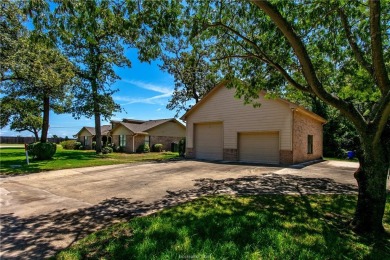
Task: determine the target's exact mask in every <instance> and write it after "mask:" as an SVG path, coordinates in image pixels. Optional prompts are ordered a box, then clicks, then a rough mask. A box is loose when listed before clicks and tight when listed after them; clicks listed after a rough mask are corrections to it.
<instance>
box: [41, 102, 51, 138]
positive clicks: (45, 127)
mask: <svg viewBox="0 0 390 260" xmlns="http://www.w3.org/2000/svg"><path fill="white" fill-rule="evenodd" d="M49 113H50V98H49V97H44V98H43V121H42V132H41V143H46V142H47V132H48V131H49Z"/></svg>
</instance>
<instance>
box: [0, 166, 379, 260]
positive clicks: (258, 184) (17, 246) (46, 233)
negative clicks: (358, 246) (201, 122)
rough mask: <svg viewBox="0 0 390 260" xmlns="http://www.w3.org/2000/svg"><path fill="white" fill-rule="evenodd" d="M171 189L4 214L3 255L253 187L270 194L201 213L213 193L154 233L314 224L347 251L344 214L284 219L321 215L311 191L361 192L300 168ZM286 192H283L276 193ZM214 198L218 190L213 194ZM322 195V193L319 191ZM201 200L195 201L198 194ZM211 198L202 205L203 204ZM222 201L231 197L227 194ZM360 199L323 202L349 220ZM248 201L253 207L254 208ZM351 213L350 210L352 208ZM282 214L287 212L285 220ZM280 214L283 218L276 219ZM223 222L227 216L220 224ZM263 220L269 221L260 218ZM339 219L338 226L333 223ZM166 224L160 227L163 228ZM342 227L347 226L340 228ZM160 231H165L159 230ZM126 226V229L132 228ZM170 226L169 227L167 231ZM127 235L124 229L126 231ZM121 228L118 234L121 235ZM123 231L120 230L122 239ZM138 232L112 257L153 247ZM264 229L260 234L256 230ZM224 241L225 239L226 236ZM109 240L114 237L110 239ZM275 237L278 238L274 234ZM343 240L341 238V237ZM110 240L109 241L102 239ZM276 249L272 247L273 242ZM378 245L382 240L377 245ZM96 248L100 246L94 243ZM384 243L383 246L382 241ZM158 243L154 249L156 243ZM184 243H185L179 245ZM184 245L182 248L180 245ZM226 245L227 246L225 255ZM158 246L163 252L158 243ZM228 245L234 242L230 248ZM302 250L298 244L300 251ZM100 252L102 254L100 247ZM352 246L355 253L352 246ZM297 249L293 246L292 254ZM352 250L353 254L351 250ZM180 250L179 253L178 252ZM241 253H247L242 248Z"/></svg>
mask: <svg viewBox="0 0 390 260" xmlns="http://www.w3.org/2000/svg"><path fill="white" fill-rule="evenodd" d="M167 193H168V195H166V196H165V197H163V198H161V199H160V200H157V201H155V202H153V203H143V202H142V201H131V198H115V197H113V198H110V199H107V200H104V201H102V202H101V203H99V204H97V205H94V206H92V207H88V208H82V209H79V210H77V211H73V212H66V211H55V212H52V213H50V214H42V215H39V216H33V217H27V218H20V217H17V216H14V215H13V214H3V215H1V216H0V220H1V226H2V228H1V240H0V244H1V258H2V259H21V258H29V259H42V258H46V257H50V256H53V255H54V254H55V253H56V252H58V251H59V250H61V249H64V248H66V247H68V246H70V245H72V244H73V243H74V242H75V241H77V240H79V239H81V238H83V237H85V236H86V235H88V234H90V233H92V232H94V231H96V230H99V229H102V228H105V227H107V226H109V225H111V224H113V223H116V222H122V221H128V220H130V219H132V218H134V217H137V216H143V215H147V214H151V213H155V212H157V211H160V210H161V209H164V208H169V207H173V206H176V205H179V204H181V203H183V202H186V201H190V200H193V199H194V198H198V197H201V196H205V195H224V194H230V195H239V196H240V197H242V196H243V197H245V196H246V195H264V196H257V197H255V198H256V199H253V200H252V201H251V203H250V204H249V205H244V204H241V203H239V204H240V205H238V204H236V202H234V201H233V202H228V203H225V205H224V207H225V208H226V207H227V208H229V209H230V208H232V210H233V212H234V214H233V215H232V214H231V213H229V214H228V213H223V212H222V213H221V212H218V211H216V212H215V214H213V215H207V214H205V215H204V216H202V215H201V214H200V215H199V212H200V211H201V210H204V208H205V207H206V208H210V205H207V203H206V202H207V198H204V199H201V200H200V202H199V203H200V204H199V207H198V208H197V209H196V210H195V211H194V212H192V213H191V214H188V212H187V213H185V212H184V211H183V212H181V211H180V210H179V211H169V210H168V211H167V212H166V213H163V214H168V216H169V214H171V215H172V216H171V217H173V218H175V223H176V224H175V226H174V227H173V229H172V230H170V231H166V232H165V233H164V232H163V231H162V232H163V233H162V234H160V235H158V230H157V231H156V233H155V236H156V237H155V239H157V240H158V241H157V242H156V243H157V244H161V246H163V245H164V244H167V245H168V244H169V245H171V244H172V243H177V238H178V237H180V234H176V232H179V230H182V229H183V228H184V227H185V228H187V229H189V232H194V233H195V234H197V238H199V239H200V240H199V241H202V240H201V239H205V240H207V239H211V240H210V241H211V242H212V243H222V244H223V243H229V242H228V241H233V242H232V243H234V244H235V245H236V247H237V248H238V249H237V250H241V249H243V248H244V247H245V245H246V244H248V243H254V244H256V245H261V243H265V244H270V243H271V244H272V243H274V242H275V241H274V242H272V239H274V238H273V236H272V235H269V236H264V235H258V236H253V235H252V236H249V235H248V232H247V231H249V230H261V229H262V228H263V229H264V230H266V229H267V228H268V227H272V230H269V232H270V233H272V232H274V231H275V232H282V233H283V232H284V230H285V229H286V228H290V229H296V230H294V232H295V233H297V234H303V235H304V234H306V233H308V232H309V233H310V232H317V233H318V232H322V234H321V236H323V237H324V239H325V240H326V242H327V243H328V244H330V245H332V246H337V247H345V248H343V249H345V251H346V252H349V251H348V247H349V246H350V245H349V244H348V245H344V244H343V243H342V240H340V239H339V240H337V241H335V240H334V233H335V230H336V231H337V230H339V229H338V227H337V225H336V224H335V223H338V222H339V220H338V219H337V218H332V217H331V218H329V219H326V218H325V219H323V221H324V223H325V222H329V223H330V224H327V225H325V224H324V225H325V226H326V227H327V229H326V228H325V229H324V230H323V231H319V230H308V228H307V227H304V226H298V227H297V226H291V227H286V226H285V223H284V221H285V220H286V221H288V220H289V219H293V218H300V219H298V220H296V219H295V220H294V221H300V222H301V223H305V221H308V219H310V218H320V217H321V214H322V213H318V210H317V209H313V208H312V205H317V204H316V202H315V201H314V202H313V201H312V200H313V197H307V195H309V194H356V187H355V186H350V185H343V184H338V183H335V182H334V181H332V180H330V179H312V178H303V177H298V176H293V175H283V176H281V175H277V174H265V175H260V176H257V177H252V176H250V177H242V178H237V179H233V178H228V179H223V180H212V179H198V180H195V188H194V189H191V190H178V191H167ZM285 194H296V196H280V195H285ZM275 195H279V196H275ZM210 198H211V197H210ZM314 200H315V199H314ZM195 203H196V202H195ZM202 203H203V204H204V205H203V204H202ZM220 203H221V205H222V206H223V204H224V202H223V201H221V202H220ZM354 205H355V200H354V198H352V199H351V197H349V199H347V200H346V199H345V198H341V197H340V198H338V197H337V196H336V197H335V199H332V200H331V201H329V203H326V205H321V207H322V208H323V211H324V212H325V211H326V212H335V214H336V215H340V216H341V217H340V218H341V219H342V220H344V219H343V218H344V215H343V214H344V213H345V212H343V210H347V209H350V208H353V207H354ZM248 207H249V208H248ZM249 210H250V211H253V212H263V213H264V214H263V215H262V217H260V218H259V217H255V215H251V214H249V215H248V211H249ZM349 213H350V212H349ZM233 216H236V217H238V218H245V221H244V224H243V225H244V227H241V229H242V230H244V232H236V233H235V232H233V233H231V234H226V230H225V228H224V225H234V223H235V222H234V221H235V220H234V218H233V219H231V218H232V217H233ZM280 218H283V219H282V220H280ZM275 219H279V220H280V221H279V222H275V223H273V222H272V221H273V220H275ZM221 223H222V224H221ZM259 223H260V224H261V225H262V226H259ZM333 226H335V227H333ZM160 231H161V230H160ZM340 232H341V231H340ZM160 233H161V232H160ZM126 234H127V233H126ZM164 234H165V235H164ZM122 235H123V234H122ZM122 235H118V236H119V237H121V236H122ZM118 236H117V237H116V238H115V239H117V238H118ZM130 237H131V235H129V234H127V235H125V237H123V239H122V238H121V239H119V240H118V241H122V242H118V243H119V244H118V245H117V247H116V248H117V249H115V250H114V251H113V252H112V254H113V255H110V256H111V257H114V258H122V257H131V258H134V256H135V255H139V256H140V257H141V256H142V255H145V254H146V255H147V254H148V253H150V252H149V251H145V252H141V251H134V250H135V249H134V248H133V247H129V246H128V240H129V238H130ZM256 237H257V238H256ZM137 239H140V240H142V239H143V238H132V239H130V240H131V241H137ZM175 241H176V242H175ZM221 241H222V242H221ZM106 242H107V241H106ZM106 242H104V241H103V242H102V243H103V244H104V243H106ZM275 243H276V242H275ZM335 243H336V244H335ZM100 246H101V247H104V245H100ZM301 246H302V247H306V248H307V250H320V251H321V250H322V252H323V251H324V250H326V249H321V248H316V247H314V248H313V246H309V245H305V244H302V245H301ZM270 248H271V249H273V248H274V249H273V250H277V248H278V245H277V244H272V245H271V247H270ZM271 249H269V250H271ZM374 249H375V247H374ZM94 250H95V249H94ZM378 250H382V249H378ZM152 251H153V250H152ZM179 251H180V250H179ZM179 251H178V252H179ZM222 251H223V249H221V254H222V255H224V253H223V252H222ZM153 252H156V250H154V251H153ZM227 252H229V250H227ZM295 253H296V254H298V253H299V252H298V251H297V252H295ZM96 254H97V255H94V256H93V257H99V256H98V255H99V254H100V253H99V252H97V253H96ZM229 254H230V255H226V257H229V256H230V257H232V256H234V255H235V253H234V252H230V253H229ZM351 254H352V253H351ZM291 256H294V254H291ZM350 256H351V257H352V256H353V254H352V255H350ZM175 257H177V255H176V256H175ZM241 257H242V256H241Z"/></svg>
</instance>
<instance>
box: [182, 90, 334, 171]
mask: <svg viewBox="0 0 390 260" xmlns="http://www.w3.org/2000/svg"><path fill="white" fill-rule="evenodd" d="M234 94H235V90H234V89H228V88H226V83H224V82H223V83H220V84H219V85H217V86H216V87H214V88H213V89H212V90H211V91H210V92H209V93H208V94H207V95H206V96H205V97H204V98H203V99H202V100H201V101H200V102H198V103H197V104H196V105H194V106H193V107H192V108H191V109H190V110H189V111H187V112H186V113H185V114H184V115H183V116H182V118H181V119H182V120H183V121H185V122H186V125H187V132H186V156H187V157H189V158H195V159H205V160H225V161H242V162H253V163H264V164H294V163H299V162H304V161H311V160H315V159H320V158H322V148H323V144H322V133H323V124H325V123H326V121H325V119H323V118H322V117H320V116H318V115H316V114H314V113H312V112H310V111H308V110H306V109H304V108H303V107H300V106H298V105H296V104H293V103H291V102H288V101H286V100H283V99H280V98H278V99H267V98H264V95H265V94H264V93H260V95H259V100H258V102H259V103H261V106H260V107H256V108H254V107H253V106H252V105H244V102H243V100H241V99H237V98H235V97H234Z"/></svg>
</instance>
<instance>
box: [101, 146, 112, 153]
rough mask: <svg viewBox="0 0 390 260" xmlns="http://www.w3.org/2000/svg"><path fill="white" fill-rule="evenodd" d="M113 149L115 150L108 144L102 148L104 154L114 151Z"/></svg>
mask: <svg viewBox="0 0 390 260" xmlns="http://www.w3.org/2000/svg"><path fill="white" fill-rule="evenodd" d="M112 151H113V150H112V148H111V147H108V146H106V147H103V148H102V153H103V154H108V153H112Z"/></svg>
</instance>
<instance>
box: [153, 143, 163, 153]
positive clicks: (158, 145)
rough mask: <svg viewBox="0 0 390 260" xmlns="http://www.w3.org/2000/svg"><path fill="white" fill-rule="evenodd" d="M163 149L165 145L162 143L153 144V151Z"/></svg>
mask: <svg viewBox="0 0 390 260" xmlns="http://www.w3.org/2000/svg"><path fill="white" fill-rule="evenodd" d="M162 149H163V145H162V144H154V145H153V146H152V151H153V152H159V153H160V152H162Z"/></svg>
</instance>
